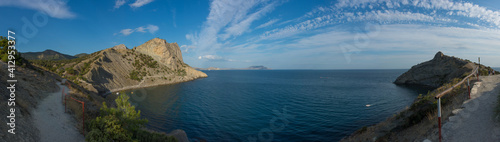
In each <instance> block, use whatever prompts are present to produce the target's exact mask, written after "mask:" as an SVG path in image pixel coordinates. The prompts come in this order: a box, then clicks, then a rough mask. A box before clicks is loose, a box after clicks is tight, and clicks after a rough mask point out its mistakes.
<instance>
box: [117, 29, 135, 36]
mask: <svg viewBox="0 0 500 142" xmlns="http://www.w3.org/2000/svg"><path fill="white" fill-rule="evenodd" d="M133 32H134V30H132V29H123V30H121V31H120V33H121V34H122V35H124V36H128V35H130V34H132V33H133Z"/></svg>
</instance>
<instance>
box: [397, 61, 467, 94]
mask: <svg viewBox="0 0 500 142" xmlns="http://www.w3.org/2000/svg"><path fill="white" fill-rule="evenodd" d="M473 68H474V63H472V62H470V61H466V60H463V59H460V58H456V57H450V56H446V55H444V54H443V53H441V52H438V53H436V55H434V58H433V59H432V60H429V61H426V62H423V63H420V64H418V65H415V66H413V67H411V69H410V70H408V71H407V72H405V73H404V74H402V75H401V76H399V77H398V78H397V79H396V81H394V83H395V84H407V85H425V86H431V87H435V88H437V87H439V86H441V85H443V84H444V83H446V82H449V81H451V80H452V79H453V78H460V77H462V75H464V74H465V73H466V72H470V71H472V69H473Z"/></svg>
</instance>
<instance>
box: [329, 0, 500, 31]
mask: <svg viewBox="0 0 500 142" xmlns="http://www.w3.org/2000/svg"><path fill="white" fill-rule="evenodd" d="M379 5H382V6H385V7H387V8H400V7H403V6H412V7H418V8H425V9H428V10H447V11H448V12H446V14H448V15H458V16H465V17H468V18H478V19H480V20H482V21H484V22H487V23H489V24H491V25H492V26H495V27H496V28H499V27H500V12H499V11H493V10H489V9H488V8H486V7H483V6H480V5H477V4H473V3H470V2H453V1H449V0H402V1H398V0H340V1H339V2H338V3H337V4H336V7H337V8H344V7H354V8H357V7H360V8H365V7H370V8H371V7H374V6H379Z"/></svg>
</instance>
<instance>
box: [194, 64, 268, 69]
mask: <svg viewBox="0 0 500 142" xmlns="http://www.w3.org/2000/svg"><path fill="white" fill-rule="evenodd" d="M195 69H196V70H270V69H271V68H268V67H265V66H263V65H260V66H250V67H247V68H216V67H208V68H195Z"/></svg>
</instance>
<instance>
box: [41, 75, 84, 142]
mask: <svg viewBox="0 0 500 142" xmlns="http://www.w3.org/2000/svg"><path fill="white" fill-rule="evenodd" d="M57 85H59V87H60V88H61V90H59V91H58V92H55V93H50V94H49V95H48V96H47V97H46V98H45V99H44V100H42V101H41V102H40V103H39V105H38V107H37V108H36V109H35V110H34V111H33V120H34V122H35V124H34V125H35V126H36V127H37V128H38V130H39V131H40V139H39V140H40V141H41V142H81V141H85V138H84V137H83V135H82V134H80V132H79V131H78V130H77V129H76V127H75V125H76V124H75V123H76V122H75V120H74V118H72V117H71V116H70V115H69V114H67V113H65V112H64V105H63V104H62V102H61V101H62V100H61V93H62V91H63V88H64V91H65V92H66V93H67V92H68V87H66V86H63V85H61V83H60V82H58V83H57Z"/></svg>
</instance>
